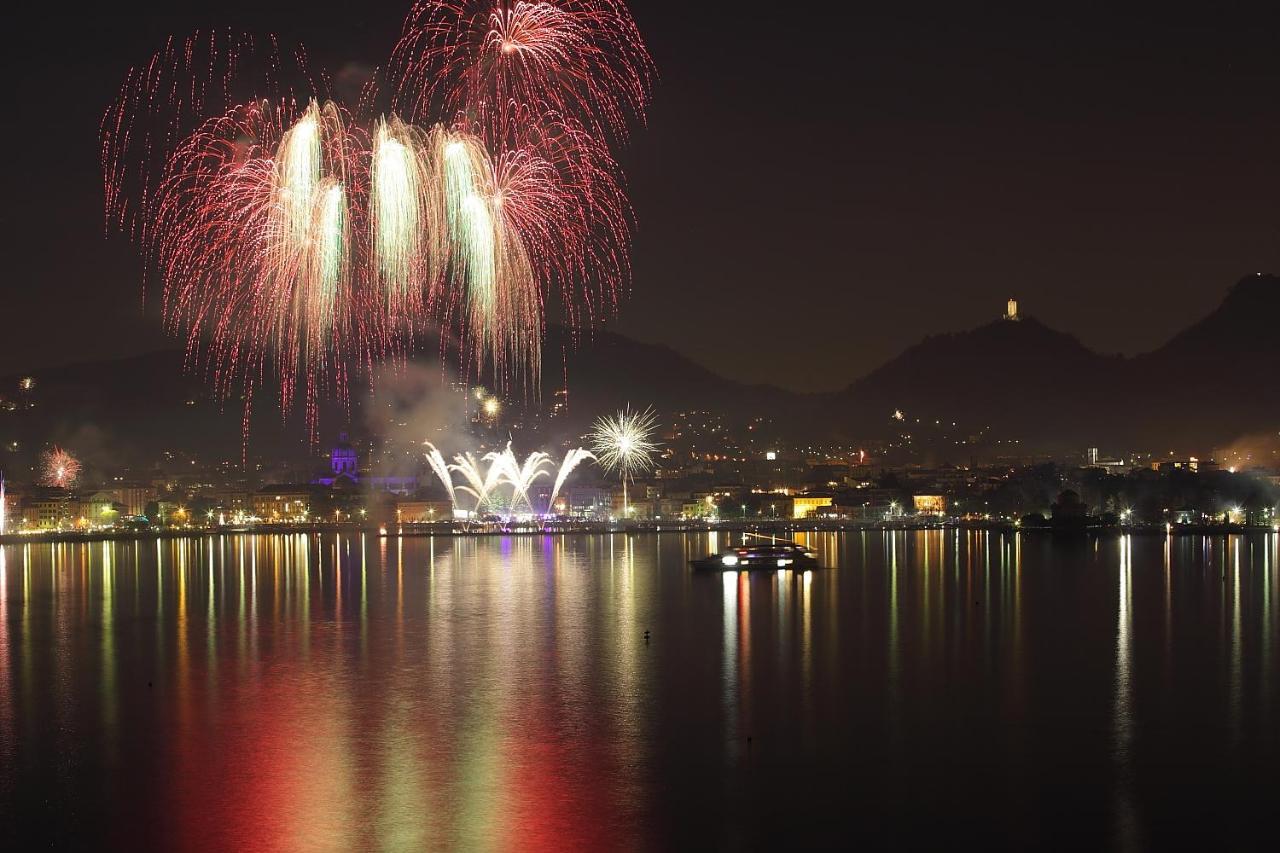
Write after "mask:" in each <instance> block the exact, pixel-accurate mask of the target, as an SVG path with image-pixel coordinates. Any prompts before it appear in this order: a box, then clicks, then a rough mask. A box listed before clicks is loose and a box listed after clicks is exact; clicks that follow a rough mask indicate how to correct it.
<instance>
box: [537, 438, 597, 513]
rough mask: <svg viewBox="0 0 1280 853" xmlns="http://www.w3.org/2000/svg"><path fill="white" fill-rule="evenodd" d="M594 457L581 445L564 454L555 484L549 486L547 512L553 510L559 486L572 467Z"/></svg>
mask: <svg viewBox="0 0 1280 853" xmlns="http://www.w3.org/2000/svg"><path fill="white" fill-rule="evenodd" d="M595 458H596V457H595V455H594V454H592V453H591V451H589V450H583V449H582V448H581V447H575V448H574V449H573V450H570V451H569V452H568V453H566V454H565V455H564V460H563V461H561V463H560V470H559V471H557V472H556V481H555V485H554V486H552V487H551V500H549V501H548V502H547V512H548V513H550V512H552V511H554V508H555V505H556V498H557V497H558V496H559V495H560V488H561V487H562V486H564V483H565V480H567V479H568V478H569V474H571V473H572V472H573V469H574V468H577V467H578V466H579V465H580V464H582V463H583V462H586V461H587V460H588V459H595Z"/></svg>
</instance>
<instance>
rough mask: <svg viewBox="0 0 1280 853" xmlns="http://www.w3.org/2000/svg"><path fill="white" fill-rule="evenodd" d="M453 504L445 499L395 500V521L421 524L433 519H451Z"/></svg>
mask: <svg viewBox="0 0 1280 853" xmlns="http://www.w3.org/2000/svg"><path fill="white" fill-rule="evenodd" d="M452 520H453V504H452V503H450V502H449V501H447V500H438V501H426V500H423V501H415V500H398V501H396V521H400V522H403V523H405V524H422V523H430V522H433V521H452Z"/></svg>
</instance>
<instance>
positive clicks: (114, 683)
mask: <svg viewBox="0 0 1280 853" xmlns="http://www.w3.org/2000/svg"><path fill="white" fill-rule="evenodd" d="M729 539H730V537H729V535H728V534H720V535H719V536H718V537H717V535H716V534H705V533H702V534H684V533H675V534H640V535H624V534H614V535H570V536H478V537H456V538H454V537H435V538H406V539H396V538H389V539H384V538H380V537H377V536H372V535H359V534H357V535H338V534H323V535H317V534H310V535H307V534H299V535H295V536H284V535H281V536H210V537H205V538H193V539H188V540H172V541H164V542H159V543H157V542H151V541H147V542H137V543H131V542H123V543H122V542H115V543H93V544H61V545H57V544H54V545H34V544H33V545H20V546H5V547H4V548H3V551H2V553H3V558H2V562H0V822H2V823H3V834H0V843H5V842H7V843H5V844H4V846H6V847H7V848H8V849H16V848H15V847H14V846H13V845H14V842H17V841H26V842H28V843H32V842H36V843H39V844H40V845H41V846H46V845H48V844H56V845H58V846H80V847H83V846H93V847H98V848H119V849H130V850H139V849H166V850H176V849H191V850H205V849H254V850H353V849H389V850H395V849H423V848H427V849H450V850H453V849H464V850H539V849H542V850H567V849H589V850H612V849H661V848H675V847H678V848H682V849H706V848H721V849H725V848H727V849H741V848H781V847H786V848H791V849H795V848H799V847H829V848H834V847H849V846H853V845H857V844H862V845H870V846H884V845H889V844H893V845H897V846H900V847H935V846H937V845H939V844H952V845H953V844H957V843H966V844H967V843H974V842H980V843H982V844H984V845H986V846H988V847H996V848H1005V847H1010V848H1026V847H1030V846H1042V847H1050V846H1053V847H1063V848H1076V849H1098V848H1105V847H1112V848H1119V849H1137V848H1144V847H1158V846H1163V847H1169V846H1174V845H1177V846H1188V845H1192V844H1202V845H1205V846H1209V847H1213V848H1217V849H1221V848H1229V847H1236V848H1239V847H1248V846H1252V845H1254V844H1256V845H1258V846H1261V847H1272V845H1273V844H1274V838H1272V837H1271V836H1270V834H1269V833H1270V832H1271V831H1272V827H1271V823H1272V821H1271V813H1270V809H1271V808H1272V807H1273V804H1274V802H1275V797H1276V795H1277V793H1280V783H1277V781H1276V780H1277V776H1280V771H1278V770H1277V767H1280V764H1278V760H1280V715H1278V712H1280V677H1278V676H1277V668H1278V667H1280V648H1278V646H1277V623H1278V621H1280V596H1277V595H1276V585H1277V583H1280V577H1278V576H1277V571H1278V568H1277V555H1276V548H1277V537H1275V536H1219V537H1192V536H1184V537H1170V538H1166V537H1163V536H1133V537H1122V536H1103V537H1096V538H1085V537H1081V538H1079V539H1062V538H1054V537H1052V536H1049V535H1028V534H1021V535H1019V534H997V533H988V532H981V531H956V530H930V531H909V532H904V531H897V532H885V531H866V532H848V533H823V534H810V535H809V536H807V537H805V541H806V542H807V544H809V545H810V546H811V547H813V548H814V550H815V551H817V552H818V554H819V555H820V558H821V560H822V562H823V564H824V566H827V567H828V568H824V569H821V570H818V571H813V572H807V573H796V572H792V571H776V572H774V571H769V572H753V573H750V574H748V573H741V574H739V573H725V574H723V575H721V574H718V573H713V574H701V573H699V574H694V573H692V572H691V571H690V570H689V569H688V567H687V561H688V560H689V559H690V558H693V557H701V556H704V555H705V554H707V553H708V552H709V551H712V550H716V549H718V548H720V547H724V546H725V545H727V544H729ZM735 541H736V540H735ZM646 632H648V636H647V638H646ZM1264 833H1267V834H1264Z"/></svg>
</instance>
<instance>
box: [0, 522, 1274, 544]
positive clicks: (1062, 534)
mask: <svg viewBox="0 0 1280 853" xmlns="http://www.w3.org/2000/svg"><path fill="white" fill-rule="evenodd" d="M916 530H957V531H959V530H967V531H984V532H989V533H1023V534H1027V535H1035V536H1043V535H1048V536H1052V537H1055V538H1068V537H1080V536H1105V535H1121V534H1128V535H1140V536H1213V535H1232V536H1236V535H1257V534H1266V535H1271V534H1274V533H1276V532H1277V531H1276V530H1275V528H1274V527H1271V526H1262V525H1243V524H1215V525H1207V524H1198V525H1174V526H1172V527H1167V526H1165V525H1139V524H1131V525H1115V526H1110V527H1103V526H1094V527H1083V528H1072V529H1054V528H1052V527H1048V526H1045V527H1020V526H1018V525H1015V524H1013V523H1010V522H993V521H958V520H939V521H928V522H924V521H912V522H892V521H866V522H856V521H854V522H851V521H828V522H817V523H814V522H810V523H798V522H796V521H793V520H783V519H779V520H777V521H760V522H749V523H743V522H728V521H722V522H718V523H716V524H708V523H705V522H703V523H696V522H687V521H677V522H672V523H670V524H663V523H660V522H631V523H627V524H621V523H617V522H580V523H565V524H545V525H520V524H513V525H509V526H503V525H496V524H489V525H478V526H467V525H457V524H452V523H423V524H402V525H399V526H397V527H387V528H385V529H383V528H382V527H381V526H380V525H376V524H368V523H317V524H255V525H251V526H249V525H224V526H213V527H190V528H178V529H172V528H166V529H160V530H96V531H76V530H61V531H56V530H51V531H41V532H38V533H7V534H5V535H3V536H0V545H25V544H66V543H89V542H152V541H161V540H169V539H200V538H204V537H208V536H289V535H297V534H306V535H311V534H317V535H318V534H323V533H346V534H357V533H359V534H362V535H368V536H375V537H379V538H387V539H409V538H421V537H433V536H448V537H466V536H581V535H603V534H616V533H623V534H641V533H739V532H741V533H758V534H761V535H765V536H781V535H786V536H792V535H794V534H797V533H845V532H866V531H894V532H898V531H903V532H906V531H916Z"/></svg>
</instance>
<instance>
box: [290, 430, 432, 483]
mask: <svg viewBox="0 0 1280 853" xmlns="http://www.w3.org/2000/svg"><path fill="white" fill-rule="evenodd" d="M312 482H313V483H314V484H316V485H318V486H330V487H333V486H354V485H357V484H363V485H364V486H365V487H367V488H369V489H372V490H373V491H384V492H396V493H397V494H409V493H411V492H413V491H415V490H416V489H417V488H418V478H417V476H415V475H408V476H395V475H387V476H377V477H371V476H367V475H361V473H360V459H359V457H358V456H357V454H356V449H355V447H353V446H352V444H351V442H350V441H348V439H347V434H346V433H345V432H343V433H339V434H338V443H337V444H335V445H334V446H333V449H332V450H330V451H329V470H328V471H325V472H324V473H323V474H321V475H320V476H319V477H316V478H315V480H313V481H312Z"/></svg>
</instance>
